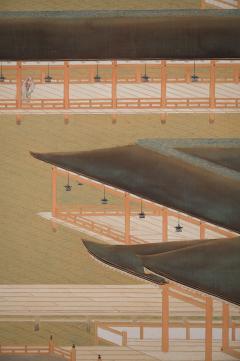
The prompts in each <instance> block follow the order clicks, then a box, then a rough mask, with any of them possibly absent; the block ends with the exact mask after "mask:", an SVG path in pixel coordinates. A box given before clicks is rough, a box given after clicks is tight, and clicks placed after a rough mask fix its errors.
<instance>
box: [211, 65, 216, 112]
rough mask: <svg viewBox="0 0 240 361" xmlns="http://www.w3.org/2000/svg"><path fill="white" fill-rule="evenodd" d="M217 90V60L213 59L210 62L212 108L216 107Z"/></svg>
mask: <svg viewBox="0 0 240 361" xmlns="http://www.w3.org/2000/svg"><path fill="white" fill-rule="evenodd" d="M215 92H216V61H215V60H211V63H210V89H209V104H210V108H211V109H214V108H215V107H216V102H215Z"/></svg>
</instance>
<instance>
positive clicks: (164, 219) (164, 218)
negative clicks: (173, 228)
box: [162, 208, 168, 242]
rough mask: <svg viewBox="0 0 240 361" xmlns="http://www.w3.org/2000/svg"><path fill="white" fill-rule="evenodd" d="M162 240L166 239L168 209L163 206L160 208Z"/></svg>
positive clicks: (165, 240)
mask: <svg viewBox="0 0 240 361" xmlns="http://www.w3.org/2000/svg"><path fill="white" fill-rule="evenodd" d="M162 241H163V242H167V241H168V209H167V208H163V210H162Z"/></svg>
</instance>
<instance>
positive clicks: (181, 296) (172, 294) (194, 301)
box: [169, 290, 205, 309]
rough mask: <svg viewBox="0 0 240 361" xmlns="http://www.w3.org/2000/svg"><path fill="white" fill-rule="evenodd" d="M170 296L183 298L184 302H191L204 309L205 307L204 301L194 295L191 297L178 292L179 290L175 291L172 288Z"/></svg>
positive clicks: (178, 298)
mask: <svg viewBox="0 0 240 361" xmlns="http://www.w3.org/2000/svg"><path fill="white" fill-rule="evenodd" d="M169 296H171V297H173V298H176V299H177V300H181V301H183V302H186V303H190V304H191V305H193V306H196V307H199V308H202V309H204V308H205V305H204V303H203V302H200V301H198V300H196V299H194V298H192V296H190V297H189V296H186V295H184V294H181V293H178V292H175V291H172V290H169Z"/></svg>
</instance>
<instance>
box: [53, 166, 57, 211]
mask: <svg viewBox="0 0 240 361" xmlns="http://www.w3.org/2000/svg"><path fill="white" fill-rule="evenodd" d="M56 211H57V168H56V167H53V168H52V217H56Z"/></svg>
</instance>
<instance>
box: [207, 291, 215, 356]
mask: <svg viewBox="0 0 240 361" xmlns="http://www.w3.org/2000/svg"><path fill="white" fill-rule="evenodd" d="M205 310H206V315H205V317H206V319H205V361H212V318H213V300H212V298H211V297H206V309H205Z"/></svg>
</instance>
